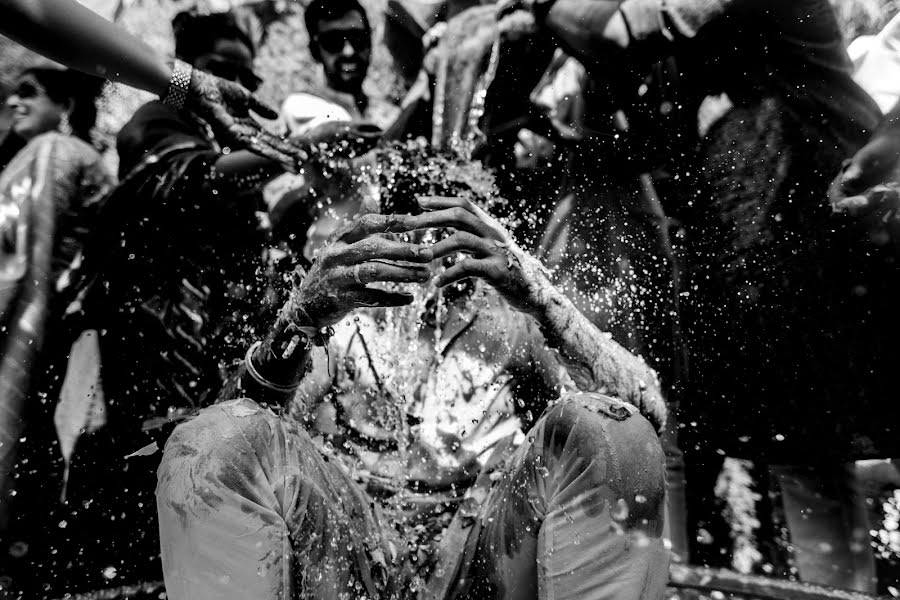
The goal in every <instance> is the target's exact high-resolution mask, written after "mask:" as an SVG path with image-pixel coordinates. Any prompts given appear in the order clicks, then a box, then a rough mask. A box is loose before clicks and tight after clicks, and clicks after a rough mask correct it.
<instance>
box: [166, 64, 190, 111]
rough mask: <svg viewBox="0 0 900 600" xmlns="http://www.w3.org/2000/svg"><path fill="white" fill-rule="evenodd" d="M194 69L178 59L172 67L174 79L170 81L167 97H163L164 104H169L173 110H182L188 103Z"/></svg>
mask: <svg viewBox="0 0 900 600" xmlns="http://www.w3.org/2000/svg"><path fill="white" fill-rule="evenodd" d="M193 72H194V67H192V66H191V65H189V64H188V63H186V62H184V61H183V60H181V59H178V58H176V59H175V62H174V64H173V65H172V79H170V80H169V87H168V88H166V95H165V96H164V97H163V104H168V105H169V106H171V107H172V108H175V109H177V110H181V109H183V108H184V103H185V102H186V101H187V97H188V91H189V90H190V86H191V74H192V73H193Z"/></svg>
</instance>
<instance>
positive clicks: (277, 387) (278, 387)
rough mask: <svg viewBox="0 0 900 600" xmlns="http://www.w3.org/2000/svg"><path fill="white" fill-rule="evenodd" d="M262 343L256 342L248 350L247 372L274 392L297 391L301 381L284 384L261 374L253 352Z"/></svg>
mask: <svg viewBox="0 0 900 600" xmlns="http://www.w3.org/2000/svg"><path fill="white" fill-rule="evenodd" d="M261 344H262V342H254V343H253V345H252V346H250V348H249V349H248V350H247V355H246V356H244V364H245V365H246V366H247V373H249V374H250V377H252V378H253V380H254V381H255V382H256V383H258V384H259V385H261V386H263V387H265V388H268V389H270V390H272V391H274V392H278V393H280V394H290V393H293V392H294V391H296V389H297V388H298V387H300V382H299V381H297V382H295V383H291V384H288V385H283V384H280V383H275V382H273V381H269V380H268V379H266V378H265V377H263V376H262V375H260V373H259V371H258V370H257V369H256V365H254V364H253V353H254V352H256V349H257V348H259V347H260V345H261Z"/></svg>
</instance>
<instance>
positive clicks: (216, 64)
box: [204, 58, 262, 92]
mask: <svg viewBox="0 0 900 600" xmlns="http://www.w3.org/2000/svg"><path fill="white" fill-rule="evenodd" d="M204 70H206V71H208V72H209V73H210V74H212V75H215V76H216V77H221V78H222V79H227V80H228V81H236V82H238V83H240V84H241V85H242V86H244V87H245V88H247V89H248V90H250V91H251V92H255V91H256V90H257V88H259V86H260V85H261V84H262V79H260V77H259V76H258V75H257V74H256V73H254V72H253V71H251V70H250V69H248V68H247V67H243V66H241V65H239V64H237V63H233V62H231V61H227V60H219V59H216V58H213V59H210V60H208V61H207V63H206V65H204Z"/></svg>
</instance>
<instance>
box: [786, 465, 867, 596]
mask: <svg viewBox="0 0 900 600" xmlns="http://www.w3.org/2000/svg"><path fill="white" fill-rule="evenodd" d="M771 469H772V472H773V474H774V475H775V477H776V480H777V481H778V485H779V487H780V488H781V495H782V502H783V504H784V515H785V520H786V521H787V526H788V531H789V532H790V536H791V544H792V545H793V547H794V561H795V563H796V565H797V570H798V571H799V572H800V579H802V580H803V581H808V582H810V583H820V584H824V585H831V586H834V587H841V588H847V589H851V590H857V591H861V592H872V593H874V592H875V583H876V580H875V556H874V554H873V553H872V547H871V545H870V543H869V526H868V523H867V516H866V506H865V500H864V498H863V497H862V494H861V493H860V491H859V490H858V489H857V488H858V486H857V483H856V477H855V472H854V465H853V464H847V465H830V466H827V467H826V466H807V465H773V466H772V467H771Z"/></svg>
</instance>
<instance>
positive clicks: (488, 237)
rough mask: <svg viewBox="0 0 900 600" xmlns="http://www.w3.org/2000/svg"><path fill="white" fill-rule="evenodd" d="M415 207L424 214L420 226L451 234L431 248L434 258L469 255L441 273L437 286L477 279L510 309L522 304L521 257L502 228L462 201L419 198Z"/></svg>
mask: <svg viewBox="0 0 900 600" xmlns="http://www.w3.org/2000/svg"><path fill="white" fill-rule="evenodd" d="M419 205H420V206H421V207H422V209H423V210H425V211H426V213H425V214H423V215H421V218H422V219H423V221H422V224H423V225H426V226H428V227H442V228H451V229H454V230H455V231H454V233H452V234H451V235H449V236H448V237H446V238H444V239H443V240H441V241H440V242H438V243H436V244H435V245H434V246H432V247H431V252H432V253H433V254H434V258H436V259H439V258H444V257H446V256H450V255H453V254H456V253H458V252H461V253H463V254H467V255H469V257H468V258H465V259H463V260H461V261H460V262H458V263H456V264H454V265H452V266H451V267H449V268H448V269H447V270H446V271H444V272H443V273H441V274H440V275H439V276H438V278H437V280H436V281H435V282H436V283H437V285H439V286H442V287H443V286H447V285H450V284H452V283H456V282H457V281H460V280H462V279H466V278H468V277H479V278H481V279H484V280H485V281H487V282H488V283H489V284H491V286H493V287H494V288H495V289H496V290H497V291H498V292H500V294H501V295H502V296H503V297H504V298H506V300H507V301H509V302H510V303H512V304H513V305H515V306H519V305H520V304H521V303H522V301H523V300H524V299H525V298H526V296H527V290H528V281H527V275H526V273H525V271H524V270H523V269H522V264H521V261H520V259H519V257H521V256H522V255H523V254H524V253H523V252H522V250H520V249H519V247H518V246H517V245H516V243H515V241H513V239H512V236H511V235H510V234H509V232H508V231H507V230H506V228H504V227H503V225H501V224H500V223H499V222H498V221H497V220H496V219H494V218H493V217H491V216H490V215H489V214H487V213H486V212H485V211H484V210H482V209H481V208H479V207H477V206H475V205H474V204H472V203H471V202H469V201H468V200H466V199H464V198H444V197H423V198H420V199H419Z"/></svg>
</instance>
